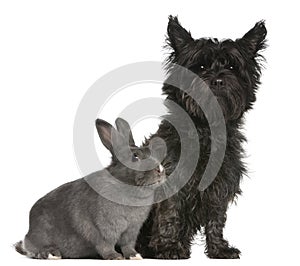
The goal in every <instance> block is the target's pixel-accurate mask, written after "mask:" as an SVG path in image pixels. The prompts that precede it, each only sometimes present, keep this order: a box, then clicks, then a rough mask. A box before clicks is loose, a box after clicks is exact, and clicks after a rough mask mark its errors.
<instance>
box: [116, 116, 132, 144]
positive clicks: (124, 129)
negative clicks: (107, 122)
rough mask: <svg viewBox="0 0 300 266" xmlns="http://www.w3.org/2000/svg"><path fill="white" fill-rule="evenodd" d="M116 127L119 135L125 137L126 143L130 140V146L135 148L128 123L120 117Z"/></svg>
mask: <svg viewBox="0 0 300 266" xmlns="http://www.w3.org/2000/svg"><path fill="white" fill-rule="evenodd" d="M116 126H117V130H118V131H119V133H120V134H121V135H122V136H123V137H125V139H126V141H127V140H129V146H135V143H134V139H133V136H132V132H131V129H130V126H129V124H128V122H127V121H126V120H124V119H122V118H120V117H118V118H117V119H116Z"/></svg>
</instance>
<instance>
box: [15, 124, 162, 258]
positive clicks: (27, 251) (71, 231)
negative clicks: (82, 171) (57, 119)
mask: <svg viewBox="0 0 300 266" xmlns="http://www.w3.org/2000/svg"><path fill="white" fill-rule="evenodd" d="M116 126H117V129H115V128H114V127H113V126H112V125H110V124H109V123H108V122H106V121H104V120H101V119H97V120H96V128H97V131H98V134H99V137H100V139H101V141H102V143H103V145H104V146H105V147H106V148H107V149H108V150H109V151H110V152H111V154H112V161H111V164H110V165H109V166H108V167H106V168H105V169H103V170H100V171H97V172H95V173H92V174H90V175H88V176H86V177H84V178H81V179H78V180H75V181H73V182H70V183H66V184H64V185H62V186H60V187H58V188H56V189H55V190H53V191H51V192H50V193H48V194H47V195H45V196H44V197H42V198H41V199H40V200H38V201H37V202H36V203H35V204H34V206H33V207H32V209H31V211H30V225H29V231H28V233H27V235H26V236H25V239H24V241H19V242H18V243H16V244H15V249H16V251H18V252H19V253H21V254H22V255H26V256H27V257H30V258H35V259H61V258H63V259H67V258H102V259H124V258H130V259H142V257H141V256H140V255H139V254H138V253H137V251H136V250H135V248H134V247H135V242H136V239H137V236H138V233H139V230H140V228H141V226H142V225H143V223H144V221H145V220H146V219H147V217H148V214H149V211H150V208H151V205H147V206H143V205H141V204H137V205H135V206H134V205H130V206H129V205H123V204H122V203H119V202H113V201H112V200H110V199H108V198H107V197H106V196H105V197H104V196H103V194H101V193H97V189H96V190H95V188H94V187H97V186H98V187H99V188H100V191H101V189H103V188H104V189H103V191H104V192H105V191H106V192H107V195H110V196H112V197H113V196H114V193H115V194H118V193H117V192H118V190H117V189H115V188H113V183H112V185H111V184H110V180H111V178H112V176H113V177H114V178H115V179H116V180H117V181H118V182H119V183H123V184H127V185H135V186H136V187H135V189H138V188H141V187H153V186H151V185H154V189H152V192H154V191H155V186H157V185H158V184H161V183H162V182H164V180H165V170H164V169H163V167H162V166H161V164H160V163H159V161H158V160H157V158H155V157H153V154H152V153H151V151H150V148H149V147H145V146H142V147H137V146H135V144H134V140H133V137H132V133H131V130H130V127H129V124H128V123H127V122H126V121H125V120H124V119H122V118H117V119H116ZM114 141H116V143H117V144H118V145H117V146H118V149H115V142H114ZM113 144H114V145H113ZM128 144H129V145H128ZM122 149H124V150H126V149H127V151H128V152H127V153H126V152H123V153H122V152H121V150H122ZM116 152H117V153H119V154H123V157H124V158H123V159H122V160H120V156H117V155H118V154H116ZM124 154H125V155H124ZM126 157H127V158H126ZM144 159H147V160H148V162H150V163H153V164H154V168H152V169H149V170H148V169H146V170H138V169H139V166H140V165H141V164H142V162H143V161H144V162H145V160H144ZM123 160H125V162H126V163H127V162H128V163H129V164H131V165H132V166H134V167H132V168H134V169H132V168H131V167H128V166H126V165H124V164H123V162H124V161H123ZM147 160H146V161H147ZM121 161H122V162H121ZM108 173H110V174H111V175H112V176H111V177H108V175H107V174H108ZM89 180H90V181H91V184H94V185H95V184H96V185H97V186H94V185H92V186H91V185H90V183H89ZM107 180H108V181H107ZM123 192H124V191H123ZM109 193H110V194H109ZM146 194H147V193H146ZM116 196H117V195H116ZM146 196H147V195H145V197H146ZM137 199H138V197H137ZM116 246H117V247H119V249H120V252H122V254H121V253H118V252H117V251H116V250H115V247H116Z"/></svg>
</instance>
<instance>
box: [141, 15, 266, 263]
mask: <svg viewBox="0 0 300 266" xmlns="http://www.w3.org/2000/svg"><path fill="white" fill-rule="evenodd" d="M266 33H267V30H266V28H265V24H264V21H260V22H258V23H256V25H255V26H254V27H253V28H252V29H251V30H250V31H249V32H247V33H246V34H245V35H244V36H243V37H242V38H241V39H237V40H236V41H233V40H229V39H227V40H223V41H219V40H217V39H208V38H201V39H198V40H195V39H193V38H192V36H191V34H190V33H189V32H188V31H186V30H185V29H184V28H183V27H182V26H181V25H180V23H179V22H178V19H177V17H172V16H170V17H169V24H168V36H167V45H168V46H169V47H170V48H171V50H172V51H171V54H170V56H169V58H168V59H167V64H166V66H167V70H168V72H169V78H174V76H175V75H177V73H176V71H173V69H172V67H170V63H176V64H178V65H181V66H184V67H186V68H188V69H190V70H191V71H193V72H194V73H196V74H197V75H199V76H200V78H202V79H203V80H204V81H205V82H206V84H207V85H208V86H209V87H210V89H211V90H212V92H213V93H214V94H215V96H216V97H217V100H218V102H219V104H220V106H221V108H222V111H223V114H224V118H225V122H226V129H227V133H226V134H227V143H226V152H225V158H224V161H223V163H222V166H221V169H220V170H219V172H218V175H217V176H216V178H215V180H214V181H213V183H212V184H211V185H210V186H209V187H208V188H207V189H206V190H205V191H204V192H203V193H200V191H199V189H198V185H199V182H200V180H201V177H202V174H203V171H204V169H205V167H206V165H207V162H208V158H209V155H210V153H211V150H210V148H211V147H210V144H211V139H210V128H209V125H208V122H207V120H206V118H205V116H204V114H203V112H202V110H201V108H200V107H199V106H198V105H197V104H196V103H195V101H194V100H193V99H191V98H190V97H189V96H186V95H184V94H183V92H182V91H181V90H180V89H178V88H176V87H173V86H171V85H168V84H167V83H168V80H167V81H166V82H165V84H164V86H163V92H164V94H165V95H167V99H169V100H172V101H174V102H176V103H177V104H179V105H180V106H181V107H182V108H184V109H185V111H186V112H187V113H188V114H189V115H190V117H191V119H192V120H193V122H194V123H195V126H196V128H197V131H198V135H199V136H198V137H199V141H200V147H201V154H200V159H199V161H198V165H197V168H196V170H195V172H194V174H193V176H192V177H191V178H190V179H189V181H188V183H187V184H186V185H185V186H184V187H183V188H182V189H181V190H180V191H179V192H178V193H176V194H175V195H174V196H172V197H171V198H168V199H167V200H164V201H162V202H160V203H158V204H156V205H155V206H154V207H153V208H152V211H151V213H150V215H149V217H148V219H147V221H146V222H145V224H144V226H143V228H142V230H141V232H140V235H139V238H138V242H137V250H138V251H140V252H141V253H142V255H143V256H144V257H152V258H162V259H185V258H189V257H190V248H191V243H192V241H193V239H194V236H195V235H196V233H197V231H198V230H200V229H201V228H203V232H204V233H205V236H206V249H205V253H206V254H207V256H208V257H210V258H229V259H235V258H239V255H240V251H239V250H238V249H236V248H234V247H232V246H230V245H229V243H228V241H227V240H225V239H224V237H223V228H224V226H225V221H226V211H227V208H228V205H229V203H231V202H232V201H233V200H234V199H235V198H236V197H237V195H239V194H241V189H240V180H241V178H242V176H243V175H244V174H245V173H246V169H245V166H244V164H243V162H242V157H243V153H244V152H243V148H242V143H243V142H244V141H245V137H244V136H243V134H242V132H241V130H240V129H241V126H242V124H243V114H244V113H245V112H246V111H247V110H249V109H251V108H252V105H253V103H254V102H255V93H256V90H257V88H258V85H259V84H260V81H259V79H260V75H261V62H262V61H263V57H262V56H261V55H260V51H262V50H263V49H264V48H265V47H266V44H265V37H266ZM172 76H173V77H172ZM175 78H178V79H180V77H175ZM191 89H192V90H197V89H199V88H195V87H193V88H191ZM170 115H171V116H173V118H174V119H176V113H172V114H170ZM215 122H216V123H218V121H215ZM157 136H158V137H160V138H163V139H164V140H165V142H166V145H167V149H168V152H167V157H166V158H165V161H164V166H165V168H166V171H167V174H168V175H169V174H170V173H171V172H172V170H173V169H174V168H175V166H176V164H177V162H178V159H179V157H180V147H181V144H180V139H179V136H178V133H177V131H176V130H175V128H174V127H173V126H172V125H171V123H169V122H168V121H167V120H163V121H162V123H161V125H160V127H159V130H158V131H157V133H156V134H154V135H153V136H152V137H151V138H153V137H157ZM151 138H150V139H151Z"/></svg>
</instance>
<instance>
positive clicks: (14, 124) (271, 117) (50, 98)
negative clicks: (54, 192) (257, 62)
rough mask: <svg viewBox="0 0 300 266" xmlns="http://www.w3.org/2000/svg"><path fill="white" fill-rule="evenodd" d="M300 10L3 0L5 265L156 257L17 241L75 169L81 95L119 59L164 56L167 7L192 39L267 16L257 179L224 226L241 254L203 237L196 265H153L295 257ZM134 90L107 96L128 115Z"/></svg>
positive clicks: (156, 92)
mask: <svg viewBox="0 0 300 266" xmlns="http://www.w3.org/2000/svg"><path fill="white" fill-rule="evenodd" d="M298 10H299V9H298V8H297V6H296V1H280V2H279V1H277V2H276V1H264V2H263V1H248V2H242V1H200V0H198V1H174V0H173V1H157V2H155V1H109V2H108V1H106V2H105V3H104V1H103V2H101V1H74V0H73V1H62V0H60V1H54V0H52V1H13V0H12V1H1V4H0V53H1V54H0V90H1V96H0V116H1V121H0V122H1V123H0V127H1V130H0V132H1V138H0V159H1V161H0V162H1V168H0V169H1V181H2V183H1V193H0V197H1V227H0V230H1V237H0V243H1V246H0V252H1V260H2V262H1V264H2V265H4V264H3V262H4V263H5V265H16V263H17V264H18V265H20V264H23V265H29V264H30V265H33V264H35V265H46V264H47V265H50V264H51V265H54V264H57V265H71V264H72V265H79V264H80V265H83V264H85V265H88V264H90V265H98V264H99V263H101V264H102V265H112V264H113V265H116V264H129V263H130V264H131V263H133V264H134V263H139V264H145V265H146V264H147V265H150V264H152V261H150V260H144V261H142V262H131V261H123V262H120V261H118V262H109V261H105V262H104V261H101V262H99V261H88V262H87V261H82V260H81V261H80V260H79V261H67V260H64V261H38V260H29V259H26V258H25V257H22V256H21V255H19V254H17V253H16V252H14V250H13V248H12V244H13V243H14V242H16V241H18V240H20V239H22V238H23V237H24V235H25V233H26V232H27V229H28V212H29V210H30V208H31V206H32V204H33V203H34V202H35V201H36V200H37V199H38V198H40V197H41V196H43V195H44V194H45V193H47V192H48V191H49V190H51V189H53V188H55V187H57V186H58V185H60V184H62V183H65V182H67V181H70V180H73V179H76V178H79V177H80V173H79V171H78V168H77V165H76V161H75V158H74V154H73V122H74V117H75V113H76V110H77V107H78V104H79V102H80V100H81V98H82V97H83V95H84V93H85V92H86V91H87V89H88V88H89V87H90V86H91V85H92V84H93V83H94V82H95V81H96V80H97V79H98V78H100V77H101V76H102V75H104V74H105V73H107V72H109V71H111V70H113V69H115V68H117V67H119V66H122V65H124V64H128V63H133V62H137V61H145V60H158V61H159V60H163V59H164V56H165V54H164V53H165V52H164V51H163V49H162V45H163V44H164V35H165V33H166V27H167V22H168V19H167V17H168V15H169V14H173V15H177V14H178V15H179V20H180V21H181V23H182V25H183V26H185V27H186V28H187V29H189V30H190V31H191V32H192V35H193V37H195V38H199V37H203V36H212V37H219V38H225V37H230V38H233V39H235V38H238V37H241V36H242V35H243V34H244V33H245V32H246V31H248V30H249V29H250V28H251V27H253V26H254V24H255V22H256V21H258V20H261V19H265V20H266V26H267V28H268V40H269V48H268V49H267V50H266V52H265V53H264V55H265V57H266V58H267V61H268V62H267V64H266V69H265V70H264V72H263V77H262V86H261V87H260V90H259V93H258V101H257V103H256V104H255V108H254V110H253V111H251V113H249V114H248V115H247V123H246V125H245V133H246V135H247V137H248V140H249V142H248V144H247V145H245V148H246V151H247V159H246V161H247V162H248V166H249V169H250V174H249V176H250V178H247V177H246V178H245V179H244V181H243V184H242V189H243V191H244V194H243V196H242V197H240V198H239V200H238V205H237V206H232V207H231V208H230V211H229V212H228V222H227V226H226V232H225V234H226V237H228V239H229V240H230V242H231V243H232V244H234V245H236V246H237V247H238V248H240V249H241V251H242V252H243V256H242V259H241V260H239V261H235V262H231V261H222V262H219V261H214V260H209V259H207V258H206V257H205V255H204V254H203V250H204V247H203V244H202V243H203V242H201V241H200V237H198V240H197V241H196V243H197V244H195V245H194V247H193V253H192V258H191V259H190V260H189V261H176V262H173V261H170V262H162V261H157V262H155V263H157V264H162V263H167V264H170V265H171V263H172V264H177V265H186V264H189V265H190V264H191V263H193V264H195V265H196V264H197V265H200V264H201V265H206V264H210V265H215V264H219V263H222V265H229V264H230V265H232V263H236V264H241V265H251V264H262V263H268V264H271V263H286V264H288V263H292V262H295V261H296V258H297V254H298V253H299V251H298V247H299V237H300V235H299V222H300V220H299V215H298V213H299V184H300V183H299V178H300V176H299V148H300V147H299V133H300V131H299V97H300V93H299V91H300V87H299V84H300V83H299V59H300V58H299V28H298V26H299V23H300V21H299V14H298ZM103 89H105V88H103ZM132 90H136V95H140V96H141V97H143V96H142V95H144V94H145V95H147V96H149V95H151V96H154V97H159V96H160V93H161V90H160V86H157V85H152V86H151V85H145V86H141V87H140V88H138V87H137V88H132ZM141 91H142V93H141ZM134 98H135V97H134V96H132V93H131V94H130V92H128V96H127V97H126V98H125V97H122V98H121V99H119V101H120V100H121V102H119V104H116V102H117V101H115V102H114V103H113V104H112V103H108V104H112V105H111V106H113V108H119V110H120V111H121V106H122V103H125V104H126V103H128V104H129V103H130V102H131V101H132V100H133V99H134ZM125 106H126V105H125ZM107 110H109V108H108V109H107ZM116 114H118V110H115V109H114V111H113V112H109V111H106V112H104V113H103V114H102V118H104V119H107V120H108V121H110V122H113V121H114V119H115V116H116ZM93 120H94V117H91V121H93ZM157 124H158V121H157V120H155V119H149V120H145V121H143V123H141V124H138V125H137V126H136V127H135V128H134V130H133V133H134V135H135V137H136V139H137V140H138V142H139V141H141V140H142V138H143V136H147V135H149V134H150V133H153V132H155V130H156V128H157ZM82 141H84V140H82ZM96 145H97V147H99V150H100V151H101V149H102V152H100V153H99V154H100V157H101V159H104V160H106V162H108V161H109V160H108V158H109V153H108V152H106V151H105V150H104V149H103V148H102V146H101V145H100V142H99V141H98V142H96Z"/></svg>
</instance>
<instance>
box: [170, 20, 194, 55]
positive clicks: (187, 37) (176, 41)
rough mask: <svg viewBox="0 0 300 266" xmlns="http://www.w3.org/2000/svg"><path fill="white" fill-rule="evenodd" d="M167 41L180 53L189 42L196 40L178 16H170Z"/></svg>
mask: <svg viewBox="0 0 300 266" xmlns="http://www.w3.org/2000/svg"><path fill="white" fill-rule="evenodd" d="M167 31H168V36H167V43H168V45H170V46H171V47H172V48H173V49H174V51H175V52H176V53H179V52H180V51H181V50H182V49H183V48H184V47H185V46H186V45H187V44H189V43H190V42H192V41H194V39H193V38H192V36H191V33H190V32H188V31H187V30H186V29H185V28H183V27H182V26H181V25H180V23H179V21H178V18H177V17H176V16H175V17H173V16H171V15H170V16H169V23H168V30H167Z"/></svg>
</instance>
